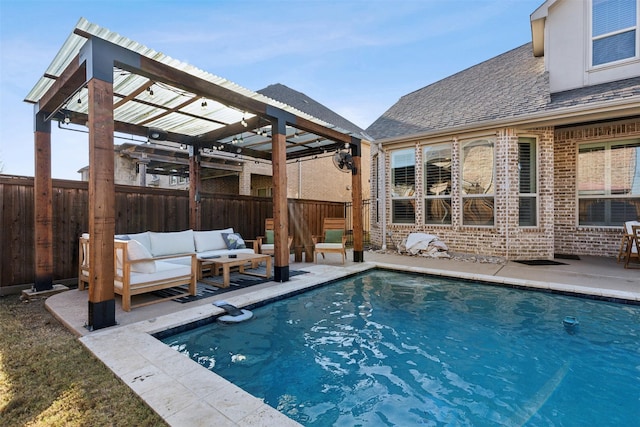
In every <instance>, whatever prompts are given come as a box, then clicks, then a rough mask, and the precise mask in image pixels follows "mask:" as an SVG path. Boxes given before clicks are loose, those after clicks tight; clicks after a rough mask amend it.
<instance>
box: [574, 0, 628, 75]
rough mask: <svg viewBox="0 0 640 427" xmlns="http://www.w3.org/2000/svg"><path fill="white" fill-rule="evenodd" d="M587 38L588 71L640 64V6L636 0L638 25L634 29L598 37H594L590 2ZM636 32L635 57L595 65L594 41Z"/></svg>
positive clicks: (591, 2) (590, 2)
mask: <svg viewBox="0 0 640 427" xmlns="http://www.w3.org/2000/svg"><path fill="white" fill-rule="evenodd" d="M587 15H588V20H587V28H586V32H587V37H585V40H586V42H587V52H588V55H587V71H599V70H604V69H607V68H616V67H621V66H624V65H628V64H630V63H633V62H640V4H638V1H637V0H636V25H635V26H634V27H628V28H625V29H621V30H618V31H613V32H611V33H607V34H602V35H599V36H597V37H593V0H589V4H588V9H587ZM634 29H635V31H636V52H635V54H634V56H632V57H630V58H624V59H619V60H617V61H611V62H605V63H604V64H598V65H593V42H594V40H599V39H603V38H606V37H609V36H612V35H616V34H622V33H624V32H627V31H631V30H634Z"/></svg>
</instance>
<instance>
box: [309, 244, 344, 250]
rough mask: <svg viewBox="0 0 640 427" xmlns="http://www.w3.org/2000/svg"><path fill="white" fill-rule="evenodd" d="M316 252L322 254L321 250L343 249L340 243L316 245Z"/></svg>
mask: <svg viewBox="0 0 640 427" xmlns="http://www.w3.org/2000/svg"><path fill="white" fill-rule="evenodd" d="M315 249H316V251H318V252H322V249H344V246H342V243H316V246H315Z"/></svg>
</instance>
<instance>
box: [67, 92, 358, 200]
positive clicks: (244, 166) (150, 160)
mask: <svg viewBox="0 0 640 427" xmlns="http://www.w3.org/2000/svg"><path fill="white" fill-rule="evenodd" d="M258 93H261V94H262V95H265V96H268V97H269V98H272V99H275V100H277V101H280V102H283V103H285V104H287V105H290V106H292V107H294V108H297V109H298V110H300V111H303V112H305V113H307V114H310V115H312V116H313V117H316V118H319V119H320V120H323V121H325V122H327V123H331V124H332V125H334V126H337V127H339V128H341V129H345V130H348V131H349V132H351V133H352V134H354V135H360V136H361V137H362V138H364V139H363V141H362V153H361V156H362V166H361V169H362V176H363V177H367V178H368V177H369V174H370V170H369V169H370V168H369V162H368V160H369V143H368V142H367V141H366V139H367V138H366V137H365V135H364V134H363V130H362V129H361V128H359V127H358V126H357V125H355V124H353V123H351V122H350V121H348V120H347V119H345V118H344V117H342V116H340V115H339V114H337V113H335V112H334V111H332V110H330V109H329V108H327V107H325V106H324V105H322V104H320V103H319V102H317V101H315V100H313V99H312V98H310V97H309V96H307V95H305V94H304V93H302V92H298V91H295V90H293V89H291V88H289V87H287V86H285V85H282V84H273V85H269V86H267V87H266V88H264V89H262V90H259V91H258ZM292 132H293V131H292ZM248 133H249V132H248ZM295 138H296V136H295V135H293V134H292V136H291V140H292V141H295ZM332 154H333V153H326V154H325V155H320V156H317V158H309V159H301V160H299V161H291V162H289V163H288V164H287V177H288V180H287V197H288V198H293V199H314V200H329V201H336V202H349V201H351V200H352V196H351V174H350V173H341V172H340V171H338V170H337V169H336V168H335V167H334V165H333V161H332V157H333V156H332ZM201 156H202V166H203V170H202V176H201V179H202V185H201V189H202V190H203V191H205V192H212V193H222V194H241V195H251V196H271V193H272V188H273V184H272V178H271V174H272V168H271V163H270V162H266V161H256V160H255V159H253V158H247V157H242V156H235V155H233V154H231V153H225V152H212V153H201ZM88 171H89V168H88V167H86V168H83V169H81V170H80V171H79V172H80V174H81V177H82V178H81V179H82V180H84V181H88V179H89V176H88ZM188 171H189V156H188V152H187V151H186V147H182V148H181V147H180V144H175V143H171V142H161V143H148V144H136V143H129V142H127V143H124V144H120V145H118V146H116V147H115V181H116V184H123V185H141V186H154V187H161V188H173V189H182V190H186V189H188V188H189V178H188ZM363 198H364V199H368V198H369V185H368V182H363Z"/></svg>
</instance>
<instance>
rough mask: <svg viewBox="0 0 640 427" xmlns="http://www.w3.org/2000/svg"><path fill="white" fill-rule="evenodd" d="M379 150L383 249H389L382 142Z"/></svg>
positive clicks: (379, 144) (379, 143)
mask: <svg viewBox="0 0 640 427" xmlns="http://www.w3.org/2000/svg"><path fill="white" fill-rule="evenodd" d="M378 152H379V160H378V164H379V165H378V176H377V178H378V186H379V187H378V189H379V191H378V193H379V198H378V200H381V201H382V202H381V206H382V215H381V220H382V250H383V251H386V250H387V198H386V194H387V191H386V188H387V184H386V181H385V179H382V185H380V181H381V180H380V171H382V173H383V175H382V176H383V177H384V176H386V174H387V170H386V162H385V158H386V156H385V151H384V149H383V148H382V143H381V142H378Z"/></svg>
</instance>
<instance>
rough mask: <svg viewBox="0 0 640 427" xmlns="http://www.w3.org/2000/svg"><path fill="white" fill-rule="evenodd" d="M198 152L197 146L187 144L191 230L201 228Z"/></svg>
mask: <svg viewBox="0 0 640 427" xmlns="http://www.w3.org/2000/svg"><path fill="white" fill-rule="evenodd" d="M201 168H202V165H201V164H200V153H199V152H198V148H197V146H193V145H190V146H189V226H190V227H191V229H193V230H200V229H201V228H202V214H201V203H200V186H201V183H200V180H201Z"/></svg>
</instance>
